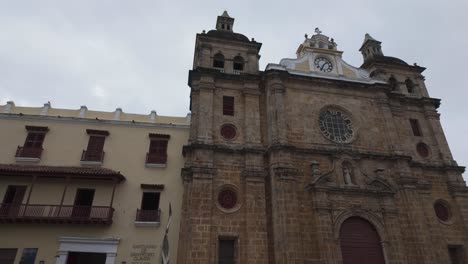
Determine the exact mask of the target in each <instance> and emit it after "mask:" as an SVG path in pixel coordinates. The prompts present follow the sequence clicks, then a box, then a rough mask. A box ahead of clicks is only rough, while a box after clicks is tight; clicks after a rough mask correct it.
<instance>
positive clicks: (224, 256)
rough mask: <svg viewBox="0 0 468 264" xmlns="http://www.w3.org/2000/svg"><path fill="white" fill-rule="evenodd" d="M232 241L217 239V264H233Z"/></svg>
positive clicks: (233, 251) (233, 243)
mask: <svg viewBox="0 0 468 264" xmlns="http://www.w3.org/2000/svg"><path fill="white" fill-rule="evenodd" d="M234 246H235V241H234V239H219V249H218V264H234V263H235V262H234V261H235V248H234Z"/></svg>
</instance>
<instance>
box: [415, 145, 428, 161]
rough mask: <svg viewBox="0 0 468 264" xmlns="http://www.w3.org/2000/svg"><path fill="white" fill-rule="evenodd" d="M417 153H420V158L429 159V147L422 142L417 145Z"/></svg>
mask: <svg viewBox="0 0 468 264" xmlns="http://www.w3.org/2000/svg"><path fill="white" fill-rule="evenodd" d="M416 151H417V152H418V154H419V156H421V157H423V158H427V157H429V147H428V146H427V145H426V144H424V143H422V142H421V143H418V145H416Z"/></svg>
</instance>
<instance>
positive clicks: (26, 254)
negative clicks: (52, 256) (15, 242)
mask: <svg viewBox="0 0 468 264" xmlns="http://www.w3.org/2000/svg"><path fill="white" fill-rule="evenodd" d="M36 255H37V248H25V249H23V254H22V255H21V260H20V263H19V264H34V260H36Z"/></svg>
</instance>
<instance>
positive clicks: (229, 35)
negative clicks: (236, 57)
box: [206, 30, 250, 42]
mask: <svg viewBox="0 0 468 264" xmlns="http://www.w3.org/2000/svg"><path fill="white" fill-rule="evenodd" d="M206 35H207V36H210V37H215V38H222V39H227V40H237V41H243V42H250V41H249V39H248V38H247V37H246V36H244V35H242V34H239V33H234V32H232V31H223V30H210V31H208V33H206Z"/></svg>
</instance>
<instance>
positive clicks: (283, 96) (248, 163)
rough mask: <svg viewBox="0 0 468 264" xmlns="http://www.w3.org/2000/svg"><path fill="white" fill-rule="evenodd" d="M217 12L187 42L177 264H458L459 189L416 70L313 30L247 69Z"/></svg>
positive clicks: (244, 48)
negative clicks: (186, 128) (188, 116)
mask: <svg viewBox="0 0 468 264" xmlns="http://www.w3.org/2000/svg"><path fill="white" fill-rule="evenodd" d="M233 26H234V18H231V17H230V16H229V15H228V14H227V13H226V12H225V13H223V14H222V15H221V16H219V17H218V19H217V24H216V29H214V30H211V31H209V32H203V33H201V34H197V36H196V43H195V53H194V64H193V69H192V70H191V71H190V73H189V86H190V87H191V106H190V107H191V112H192V120H191V129H190V137H189V142H188V144H187V145H186V146H185V147H184V156H185V159H186V161H185V167H184V168H183V170H182V177H183V182H184V183H183V184H184V196H183V201H182V216H181V231H180V236H179V247H178V259H177V260H178V263H180V264H182V263H183V264H188V263H191V264H196V263H204V264H205V263H314V264H315V263H317V264H318V263H321V264H322V263H345V264H353V263H361V264H363V263H364V264H365V263H373V264H377V263H466V262H465V260H464V255H465V252H466V248H467V247H468V245H467V243H468V240H467V236H466V234H465V233H466V228H467V227H468V189H467V187H466V185H465V182H464V181H463V178H462V173H463V171H464V168H463V167H460V166H458V165H457V163H456V162H455V161H454V160H453V158H452V155H451V153H450V149H449V146H448V144H447V141H446V139H445V136H444V133H443V130H442V127H441V124H440V121H439V113H438V112H437V108H438V106H439V104H440V100H439V99H434V98H431V97H430V96H429V94H428V91H427V89H426V86H425V83H424V77H423V75H422V72H423V71H424V70H425V68H423V67H420V66H418V65H416V64H415V65H408V64H407V63H406V62H404V61H403V60H400V59H398V58H394V57H389V56H385V55H384V54H383V51H382V48H381V43H380V42H379V41H377V40H375V39H374V38H372V37H371V36H370V35H367V34H366V36H365V39H364V43H363V44H362V47H361V49H360V51H361V52H362V55H363V58H364V63H363V64H362V65H361V66H360V67H354V66H352V65H349V64H348V63H346V62H345V61H344V60H343V59H342V51H339V50H338V48H337V43H336V42H335V41H334V40H333V39H330V38H329V37H327V36H325V35H324V34H322V32H320V30H318V29H316V34H314V35H313V36H311V37H309V36H307V35H306V36H305V40H304V42H303V43H302V44H301V45H300V46H299V48H298V49H297V58H294V59H283V60H281V61H280V62H279V63H278V64H268V65H267V67H266V69H265V70H264V71H260V70H259V58H260V55H259V52H260V48H261V45H262V44H261V43H259V42H256V41H255V40H254V39H251V40H249V39H248V38H247V37H245V36H244V35H242V34H239V33H235V32H234V31H233Z"/></svg>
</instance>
